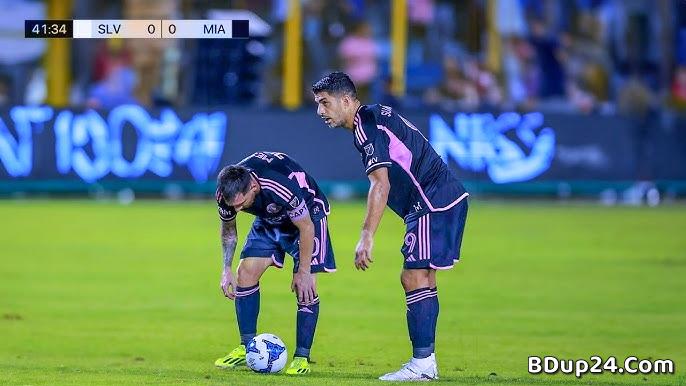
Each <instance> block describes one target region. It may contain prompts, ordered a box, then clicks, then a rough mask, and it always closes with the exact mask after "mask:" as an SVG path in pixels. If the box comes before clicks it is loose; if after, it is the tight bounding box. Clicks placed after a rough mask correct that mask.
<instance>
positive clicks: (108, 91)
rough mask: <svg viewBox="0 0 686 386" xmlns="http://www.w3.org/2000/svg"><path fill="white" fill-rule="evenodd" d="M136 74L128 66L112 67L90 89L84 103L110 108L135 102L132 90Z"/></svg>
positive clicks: (89, 105)
mask: <svg viewBox="0 0 686 386" xmlns="http://www.w3.org/2000/svg"><path fill="white" fill-rule="evenodd" d="M135 88H136V74H135V72H134V70H133V69H132V68H131V67H129V66H124V65H118V66H115V67H112V68H111V69H110V70H109V72H108V74H107V77H106V78H105V79H103V80H101V81H100V82H97V83H96V84H95V85H94V86H93V87H92V88H91V90H90V93H89V95H88V100H87V102H86V105H87V106H88V107H91V108H99V109H110V108H113V107H116V106H119V105H123V104H128V103H136V98H135V97H134V91H135Z"/></svg>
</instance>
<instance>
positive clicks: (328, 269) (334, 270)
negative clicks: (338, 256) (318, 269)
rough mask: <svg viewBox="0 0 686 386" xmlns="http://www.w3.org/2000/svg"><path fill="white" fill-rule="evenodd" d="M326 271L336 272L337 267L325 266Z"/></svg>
mask: <svg viewBox="0 0 686 386" xmlns="http://www.w3.org/2000/svg"><path fill="white" fill-rule="evenodd" d="M324 271H326V272H336V268H334V269H330V268H326V267H324Z"/></svg>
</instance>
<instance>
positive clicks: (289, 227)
mask: <svg viewBox="0 0 686 386" xmlns="http://www.w3.org/2000/svg"><path fill="white" fill-rule="evenodd" d="M313 222H314V251H313V253H312V265H311V267H310V272H312V273H316V272H334V271H335V270H336V261H335V260H334V256H333V248H332V247H331V239H330V238H329V228H328V223H327V220H326V217H324V218H322V219H321V220H318V221H313ZM286 253H288V254H289V255H291V256H293V261H294V264H293V272H297V271H298V266H299V263H300V232H299V231H298V228H296V227H295V225H293V224H291V223H288V224H283V225H271V224H269V223H267V222H266V221H263V220H262V219H260V218H259V217H258V218H256V219H255V221H254V222H253V223H252V228H251V229H250V233H248V239H247V240H246V241H245V245H244V246H243V251H242V252H241V259H245V258H246V257H264V258H266V259H272V265H273V266H275V267H277V268H283V263H284V258H285V256H286Z"/></svg>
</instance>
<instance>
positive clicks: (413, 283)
mask: <svg viewBox="0 0 686 386" xmlns="http://www.w3.org/2000/svg"><path fill="white" fill-rule="evenodd" d="M400 283H401V284H402V286H403V289H405V291H406V292H407V291H412V290H416V289H418V288H423V287H428V286H429V272H428V270H426V269H404V270H403V271H402V273H401V274H400Z"/></svg>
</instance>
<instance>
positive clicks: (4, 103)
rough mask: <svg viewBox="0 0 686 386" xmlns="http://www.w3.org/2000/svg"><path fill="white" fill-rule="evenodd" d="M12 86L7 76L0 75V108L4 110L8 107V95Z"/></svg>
mask: <svg viewBox="0 0 686 386" xmlns="http://www.w3.org/2000/svg"><path fill="white" fill-rule="evenodd" d="M11 90H12V84H11V83H10V78H9V76H7V75H4V74H0V108H5V107H8V106H9V105H10V93H11Z"/></svg>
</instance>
